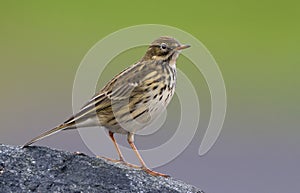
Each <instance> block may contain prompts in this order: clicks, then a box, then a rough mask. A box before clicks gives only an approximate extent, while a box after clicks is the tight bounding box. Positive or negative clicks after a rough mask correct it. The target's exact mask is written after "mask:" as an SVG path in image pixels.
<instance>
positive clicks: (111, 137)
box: [98, 131, 139, 168]
mask: <svg viewBox="0 0 300 193" xmlns="http://www.w3.org/2000/svg"><path fill="white" fill-rule="evenodd" d="M109 137H110V139H111V140H112V142H113V143H114V146H115V148H116V150H117V152H118V155H119V160H114V159H111V158H106V157H101V156H98V157H101V158H104V159H106V160H109V161H111V162H115V163H116V162H120V163H122V164H125V165H127V166H130V167H133V168H139V166H136V165H133V164H130V163H127V162H126V161H125V159H124V157H123V155H122V153H121V150H120V148H119V145H118V144H117V142H116V140H115V137H114V133H113V132H111V131H109Z"/></svg>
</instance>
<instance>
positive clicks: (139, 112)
mask: <svg viewBox="0 0 300 193" xmlns="http://www.w3.org/2000/svg"><path fill="white" fill-rule="evenodd" d="M188 47H190V46H189V45H181V44H180V43H179V42H178V41H177V40H175V39H174V38H171V37H160V38H158V39H156V40H155V41H154V42H152V43H151V45H150V46H149V48H148V50H147V51H146V54H145V55H144V57H142V59H141V60H140V61H138V62H137V63H136V64H134V65H132V66H131V67H128V68H127V69H125V70H123V71H122V72H121V73H119V74H118V75H116V76H115V77H114V78H113V79H112V80H111V81H109V82H108V83H107V84H106V86H104V88H102V89H101V90H100V92H98V93H97V94H96V95H95V96H94V97H93V98H92V99H91V100H89V101H88V103H87V104H86V105H84V106H83V107H82V108H81V110H80V111H79V112H78V113H77V114H75V115H73V116H72V117H71V118H69V119H68V120H67V121H65V122H64V123H62V124H61V125H59V126H57V127H55V128H54V129H51V130H49V131H47V132H45V133H43V134H41V135H40V136H38V137H35V138H34V139H32V140H31V141H29V142H28V143H26V144H25V145H24V147H25V146H29V145H30V144H32V143H34V142H36V141H38V140H40V139H42V138H44V137H47V136H49V135H51V134H53V133H56V132H58V131H62V130H69V129H76V128H77V127H91V126H99V125H100V126H103V127H105V128H106V129H108V131H109V136H110V138H111V139H112V141H113V143H114V145H115V148H116V150H117V153H118V155H119V159H120V161H121V162H123V163H126V162H125V161H124V158H123V155H122V153H121V151H120V149H119V147H118V144H117V143H116V141H115V139H114V133H120V134H127V141H128V143H129V145H130V146H131V148H132V149H133V151H134V152H135V154H136V156H137V157H138V159H139V161H140V163H141V165H142V166H141V169H143V170H144V171H146V172H147V173H149V174H151V175H154V176H165V177H166V176H167V175H165V174H161V173H158V172H155V171H152V170H150V169H149V168H148V167H147V166H146V164H145V163H144V161H143V159H142V157H141V156H140V154H139V152H138V150H137V148H136V147H135V145H134V133H135V131H137V130H138V129H142V128H143V127H145V126H146V125H147V124H149V123H151V121H152V120H154V119H155V118H156V117H157V116H159V115H160V114H161V112H162V111H163V109H164V108H165V107H166V106H167V105H168V104H169V102H170V100H171V98H172V96H173V94H174V91H175V84H176V59H177V58H178V56H179V53H180V51H181V50H182V49H185V48H188Z"/></svg>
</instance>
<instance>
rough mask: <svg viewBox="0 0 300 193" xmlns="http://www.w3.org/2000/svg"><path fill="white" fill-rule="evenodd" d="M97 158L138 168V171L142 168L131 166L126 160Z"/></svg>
mask: <svg viewBox="0 0 300 193" xmlns="http://www.w3.org/2000/svg"><path fill="white" fill-rule="evenodd" d="M96 157H97V158H101V159H105V160H107V161H110V162H113V163H120V164H123V165H126V166H128V167H131V168H136V169H139V168H141V167H140V166H137V165H134V164H130V163H128V162H126V161H124V159H112V158H107V157H103V156H96Z"/></svg>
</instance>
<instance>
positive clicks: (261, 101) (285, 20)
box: [0, 0, 300, 193]
mask: <svg viewBox="0 0 300 193" xmlns="http://www.w3.org/2000/svg"><path fill="white" fill-rule="evenodd" d="M0 4H1V6H0V64H1V70H0V88H1V95H0V97H1V98H0V99H1V100H0V107H1V108H0V123H1V126H0V143H3V144H12V145H21V144H24V143H25V142H27V141H28V140H29V139H31V138H32V137H35V136H36V135H38V134H40V133H41V132H43V131H45V130H47V129H50V128H52V127H54V126H56V125H57V124H59V123H61V122H62V121H64V120H65V119H66V118H68V117H69V116H70V115H71V114H72V85H73V80H74V77H75V73H76V70H77V68H78V66H79V64H80V62H81V60H82V58H83V57H84V55H85V54H86V53H87V52H88V50H89V49H90V48H91V47H92V46H93V45H94V44H95V43H96V42H98V41H99V40H101V39H102V38H104V37H105V36H107V35H108V34H110V33H112V32H114V31H116V30H119V29H121V28H124V27H129V26H132V25H138V24H148V23H156V24H165V25H170V26H174V27H177V28H180V29H182V30H185V31H187V32H189V33H190V34H192V35H193V36H195V37H196V38H198V39H199V40H200V41H201V42H202V43H203V44H204V45H205V46H206V47H207V48H208V49H209V50H210V52H211V53H212V55H213V56H214V57H215V59H216V61H217V63H218V64H219V67H220V70H221V72H222V74H223V78H224V81H225V84H226V89H227V97H228V109H227V114H226V120H225V123H224V127H223V130H222V133H221V135H220V137H219V139H218V141H217V142H216V144H215V145H214V147H213V148H212V149H211V150H210V151H209V152H208V153H207V154H205V155H204V156H202V157H200V156H199V155H198V148H199V145H200V142H201V139H202V137H203V134H204V132H205V129H206V127H207V124H208V120H209V115H210V100H209V98H210V95H209V90H208V87H207V85H206V82H205V79H204V78H203V77H202V76H201V75H199V74H195V66H193V65H192V64H190V63H188V60H187V59H186V58H185V57H181V58H180V59H179V60H178V63H177V66H178V68H180V69H181V70H182V71H183V72H185V74H186V75H187V76H188V77H189V78H190V80H191V81H192V82H193V84H194V85H195V87H196V90H197V93H198V96H199V101H200V105H201V117H200V124H199V128H198V131H197V134H196V135H195V137H194V139H193V141H192V143H191V144H190V145H189V146H188V148H187V149H186V150H185V151H184V152H183V153H182V154H181V155H180V156H178V157H177V158H176V159H174V160H173V161H171V162H170V163H168V164H166V165H164V166H162V167H159V168H155V170H157V171H160V172H164V173H168V174H170V175H171V176H173V177H175V178H178V179H181V180H183V181H185V182H187V183H190V184H193V185H195V186H197V187H199V188H201V189H203V190H204V191H205V192H207V193H210V192H211V193H212V192H213V193H219V192H220V193H221V192H243V193H257V192H272V193H275V192H278V193H279V192H286V193H296V192H299V189H300V184H299V181H300V167H299V163H300V151H299V147H300V130H299V117H300V116H299V115H300V104H299V99H300V91H299V89H300V88H299V84H300V78H299V72H300V67H299V64H300V57H299V51H300V36H299V34H300V26H299V19H300V12H299V8H300V3H299V2H296V1H292V0H287V1H284V2H283V1H282V2H281V1H271V0H263V1H249V2H246V1H236V0H232V1H213V2H212V1H198V2H197V3H196V2H194V3H193V2H188V1H185V2H183V1H178V2H176V1H151V2H142V1H130V3H128V1H123V2H116V1H110V2H98V1H88V2H83V1H81V2H80V1H51V2H50V1H30V0H29V1H1V2H0ZM162 35H166V34H162ZM144 51H145V48H138V49H134V50H129V51H128V52H125V53H122V54H121V55H120V56H118V57H117V58H116V59H114V60H113V61H112V62H111V64H110V65H108V66H107V68H106V69H105V71H104V72H105V73H103V76H101V77H100V79H99V88H100V87H101V86H103V85H104V84H105V82H107V81H108V80H109V79H110V78H111V77H112V76H113V75H114V74H116V73H118V72H119V71H121V70H122V69H123V68H124V67H126V66H129V65H131V64H132V63H133V62H135V61H137V60H138V59H140V58H141V56H142V55H143V53H144ZM183 63H186V64H185V65H181V64H183ZM176 104H178V99H177V98H176V97H175V98H174V100H173V101H172V103H171V104H170V107H169V108H170V109H178V107H177V105H176ZM179 110H180V109H179ZM171 112H172V111H171ZM172 117H173V119H174V120H173V122H174V123H177V122H178V120H176V118H177V116H176V115H174V116H172V113H170V114H169V115H168V120H169V121H172ZM169 129H170V128H169ZM168 131H169V130H168ZM168 131H167V132H165V133H164V135H159V134H157V133H156V134H153V135H151V136H137V137H136V144H137V146H138V147H139V149H147V148H151V147H156V146H158V145H159V144H161V143H163V138H162V137H161V136H168V135H169V136H172V132H168ZM118 141H120V143H121V144H124V145H125V141H126V137H122V136H118ZM37 144H38V145H43V146H49V147H52V148H57V149H63V150H67V151H71V152H75V151H80V152H84V153H86V154H88V155H92V156H94V155H93V153H92V152H90V151H89V149H88V148H87V147H86V146H85V145H84V143H83V142H82V140H81V138H80V135H79V134H78V132H77V131H69V132H62V133H57V134H55V135H53V136H51V137H49V138H46V139H44V140H43V141H40V142H39V143H37ZM174 148H175V147H174ZM145 161H146V162H147V160H145Z"/></svg>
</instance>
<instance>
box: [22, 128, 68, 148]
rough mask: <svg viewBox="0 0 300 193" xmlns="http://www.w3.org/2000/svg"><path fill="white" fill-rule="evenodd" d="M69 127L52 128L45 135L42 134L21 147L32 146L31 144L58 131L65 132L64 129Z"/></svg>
mask: <svg viewBox="0 0 300 193" xmlns="http://www.w3.org/2000/svg"><path fill="white" fill-rule="evenodd" d="M69 127H70V125H67V124H61V125H59V126H57V127H55V128H53V129H51V130H49V131H46V132H45V133H43V134H41V135H39V136H37V137H35V138H33V139H32V140H30V141H29V142H27V143H26V144H25V145H23V147H27V146H29V145H31V144H33V143H35V142H37V141H39V140H41V139H43V138H45V137H48V136H50V135H52V134H54V133H57V132H59V131H62V130H65V129H69Z"/></svg>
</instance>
